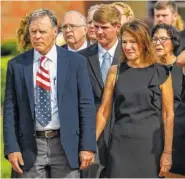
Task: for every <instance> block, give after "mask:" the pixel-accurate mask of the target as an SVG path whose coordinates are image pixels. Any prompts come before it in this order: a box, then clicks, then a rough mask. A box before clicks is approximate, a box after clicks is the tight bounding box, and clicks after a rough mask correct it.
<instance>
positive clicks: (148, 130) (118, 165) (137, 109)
mask: <svg viewBox="0 0 185 179" xmlns="http://www.w3.org/2000/svg"><path fill="white" fill-rule="evenodd" d="M168 76H169V70H168V68H167V67H164V66H161V65H159V64H154V65H151V66H149V67H146V68H132V67H129V66H128V64H127V63H121V64H120V71H119V76H118V80H117V83H116V91H115V106H114V107H115V123H114V127H113V131H112V134H111V138H110V143H109V150H110V151H109V157H108V167H107V177H112V178H127V177H128V178H129V177H131V178H135V177H140V178H144V177H152V178H154V177H155V178H156V177H158V173H159V163H160V156H161V153H162V151H163V126H162V119H161V91H160V88H159V86H160V85H161V84H162V83H163V82H165V81H166V79H167V78H168Z"/></svg>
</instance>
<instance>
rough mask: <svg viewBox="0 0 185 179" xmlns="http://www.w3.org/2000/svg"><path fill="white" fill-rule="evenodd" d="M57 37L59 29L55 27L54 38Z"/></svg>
mask: <svg viewBox="0 0 185 179" xmlns="http://www.w3.org/2000/svg"><path fill="white" fill-rule="evenodd" d="M57 35H58V28H57V27H55V28H54V36H55V38H56V37H57Z"/></svg>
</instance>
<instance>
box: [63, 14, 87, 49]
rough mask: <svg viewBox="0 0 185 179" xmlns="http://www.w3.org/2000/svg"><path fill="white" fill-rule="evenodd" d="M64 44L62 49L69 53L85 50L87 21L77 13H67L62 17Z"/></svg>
mask: <svg viewBox="0 0 185 179" xmlns="http://www.w3.org/2000/svg"><path fill="white" fill-rule="evenodd" d="M61 30H62V33H63V37H64V39H65V41H66V44H65V45H63V46H62V47H63V48H65V49H67V50H70V51H74V52H76V51H79V50H83V49H85V48H87V47H88V46H89V42H88V41H87V38H86V35H87V21H86V18H85V16H84V15H82V14H81V13H80V12H78V11H69V12H67V13H66V14H65V15H64V18H63V21H62V27H61Z"/></svg>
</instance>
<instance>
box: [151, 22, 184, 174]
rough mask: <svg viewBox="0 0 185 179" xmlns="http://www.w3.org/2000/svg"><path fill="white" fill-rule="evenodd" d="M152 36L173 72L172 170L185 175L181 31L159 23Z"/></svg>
mask: <svg viewBox="0 0 185 179" xmlns="http://www.w3.org/2000/svg"><path fill="white" fill-rule="evenodd" d="M152 38H153V40H152V41H153V44H154V47H155V49H156V53H157V56H158V62H159V63H161V64H163V65H166V66H167V67H168V68H169V70H170V71H171V74H172V84H173V90H174V112H175V120H174V121H175V123H174V139H173V153H172V160H173V165H172V169H171V171H172V172H173V173H179V174H184V175H185V152H184V151H185V130H184V129H185V127H184V126H185V102H183V98H182V96H183V95H184V98H185V94H183V93H184V92H183V91H182V87H183V83H184V82H185V80H183V69H182V68H180V67H179V66H177V64H176V56H175V52H176V51H177V49H178V48H179V46H180V37H179V32H178V31H177V29H176V28H175V27H173V26H171V25H167V24H158V25H156V26H155V27H154V28H153V30H152ZM184 85H185V84H184ZM184 101H185V99H184Z"/></svg>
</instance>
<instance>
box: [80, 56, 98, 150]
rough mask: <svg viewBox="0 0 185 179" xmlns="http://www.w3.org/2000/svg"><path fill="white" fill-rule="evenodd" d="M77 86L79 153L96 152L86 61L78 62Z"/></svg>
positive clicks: (91, 93)
mask: <svg viewBox="0 0 185 179" xmlns="http://www.w3.org/2000/svg"><path fill="white" fill-rule="evenodd" d="M78 62H80V63H79V66H78V72H77V73H78V75H77V83H78V84H77V85H78V100H79V120H80V151H93V152H96V133H95V131H96V110H95V104H94V97H93V92H92V86H91V84H90V79H89V75H88V70H87V65H86V60H85V58H84V57H82V59H81V60H79V61H78Z"/></svg>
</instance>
